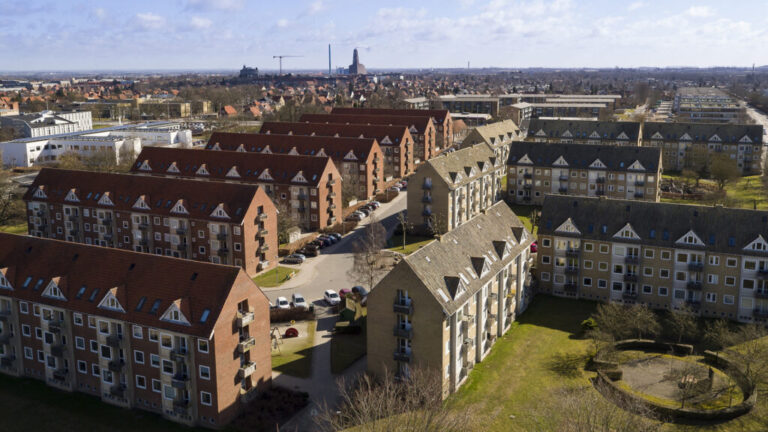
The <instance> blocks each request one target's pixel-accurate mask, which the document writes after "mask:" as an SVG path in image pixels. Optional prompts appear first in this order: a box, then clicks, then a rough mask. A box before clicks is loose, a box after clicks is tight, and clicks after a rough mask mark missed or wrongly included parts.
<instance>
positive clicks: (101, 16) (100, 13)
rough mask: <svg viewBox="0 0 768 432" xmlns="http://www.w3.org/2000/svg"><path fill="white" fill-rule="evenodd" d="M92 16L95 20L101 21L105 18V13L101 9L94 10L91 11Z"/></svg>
mask: <svg viewBox="0 0 768 432" xmlns="http://www.w3.org/2000/svg"><path fill="white" fill-rule="evenodd" d="M93 15H95V16H96V18H98V19H100V20H103V19H104V18H106V17H107V11H105V10H104V9H103V8H96V9H94V11H93Z"/></svg>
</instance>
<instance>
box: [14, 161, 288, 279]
mask: <svg viewBox="0 0 768 432" xmlns="http://www.w3.org/2000/svg"><path fill="white" fill-rule="evenodd" d="M24 201H25V202H26V205H27V217H28V231H29V234H30V235H32V236H36V237H44V238H53V239H60V240H66V241H70V242H76V243H85V244H93V245H98V246H105V247H113V248H118V249H127V250H132V251H136V252H145V253H150V254H154V255H165V256H172V257H178V258H186V259H192V260H196V261H208V262H212V263H215V264H228V265H234V266H237V267H242V268H243V269H245V271H246V273H247V274H249V275H255V274H256V273H257V272H258V271H260V270H264V269H268V268H271V267H274V266H275V265H277V262H276V258H277V232H276V230H277V210H276V208H275V205H274V204H273V203H272V200H270V199H269V197H268V196H267V194H266V192H265V191H264V189H262V188H259V187H253V186H251V185H245V184H238V183H213V182H201V181H197V180H183V179H169V178H161V177H153V176H134V175H128V174H108V173H98V172H88V171H72V170H61V169H51V168H44V169H43V170H42V171H40V173H39V174H38V175H37V177H36V178H35V180H34V182H33V183H32V185H31V186H30V187H29V190H28V191H27V193H26V194H25V195H24Z"/></svg>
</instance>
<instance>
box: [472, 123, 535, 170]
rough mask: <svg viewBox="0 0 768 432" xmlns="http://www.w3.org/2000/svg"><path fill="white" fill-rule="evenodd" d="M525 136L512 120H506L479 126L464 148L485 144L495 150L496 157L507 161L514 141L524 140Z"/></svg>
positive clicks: (473, 130)
mask: <svg viewBox="0 0 768 432" xmlns="http://www.w3.org/2000/svg"><path fill="white" fill-rule="evenodd" d="M523 138H524V136H523V135H522V132H521V131H520V128H519V127H517V124H515V122H513V121H512V120H504V121H500V122H497V123H491V124H487V125H485V126H478V127H476V128H474V129H472V130H471V131H469V134H468V135H467V137H466V138H464V141H463V142H462V144H461V146H462V147H471V146H473V145H475V144H485V145H487V146H488V148H490V149H491V150H493V152H494V153H495V154H496V157H498V158H501V160H503V161H506V160H507V157H509V146H510V145H511V144H512V141H513V140H522V139H523Z"/></svg>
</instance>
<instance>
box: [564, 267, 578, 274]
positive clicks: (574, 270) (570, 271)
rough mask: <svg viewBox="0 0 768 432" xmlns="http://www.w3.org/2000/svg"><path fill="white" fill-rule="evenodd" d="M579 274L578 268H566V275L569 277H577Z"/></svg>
mask: <svg viewBox="0 0 768 432" xmlns="http://www.w3.org/2000/svg"><path fill="white" fill-rule="evenodd" d="M578 273H579V268H578V267H576V266H567V267H566V268H565V274H567V275H575V274H578Z"/></svg>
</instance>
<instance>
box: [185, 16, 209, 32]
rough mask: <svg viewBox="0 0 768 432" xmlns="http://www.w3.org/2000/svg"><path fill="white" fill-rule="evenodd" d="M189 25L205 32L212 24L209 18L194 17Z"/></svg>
mask: <svg viewBox="0 0 768 432" xmlns="http://www.w3.org/2000/svg"><path fill="white" fill-rule="evenodd" d="M189 24H190V25H191V26H192V27H194V28H196V29H199V30H204V29H207V28H211V24H212V22H211V20H209V19H208V18H202V17H192V19H191V20H190V21H189Z"/></svg>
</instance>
